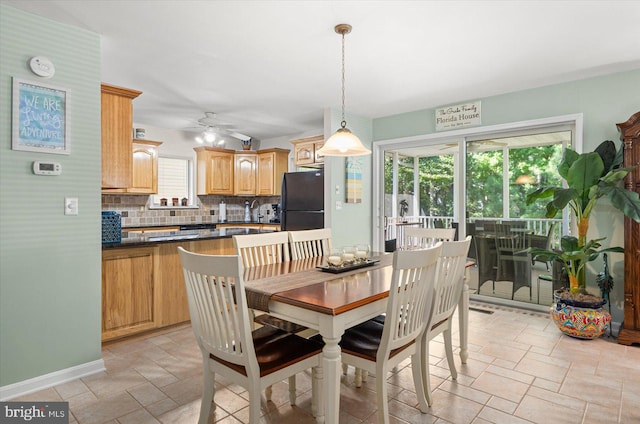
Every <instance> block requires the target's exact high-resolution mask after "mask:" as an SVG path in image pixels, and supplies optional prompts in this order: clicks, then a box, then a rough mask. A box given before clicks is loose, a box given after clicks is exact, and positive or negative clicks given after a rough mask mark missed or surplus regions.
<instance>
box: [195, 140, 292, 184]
mask: <svg viewBox="0 0 640 424" xmlns="http://www.w3.org/2000/svg"><path fill="white" fill-rule="evenodd" d="M194 150H195V151H196V154H197V161H198V167H197V168H198V175H197V181H198V185H197V187H198V194H199V195H205V194H224V195H236V196H256V195H257V196H279V195H280V184H281V182H282V174H283V173H285V172H287V170H288V162H289V150H287V149H265V150H258V151H257V152H256V151H247V150H240V151H234V150H228V149H222V148H219V147H196V148H195V149H194Z"/></svg>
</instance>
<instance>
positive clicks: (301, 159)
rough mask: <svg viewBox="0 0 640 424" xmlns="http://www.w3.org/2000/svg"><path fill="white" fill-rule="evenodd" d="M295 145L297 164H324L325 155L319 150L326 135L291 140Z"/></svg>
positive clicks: (308, 165) (295, 160)
mask: <svg viewBox="0 0 640 424" xmlns="http://www.w3.org/2000/svg"><path fill="white" fill-rule="evenodd" d="M291 143H292V144H293V147H294V150H293V151H294V163H295V165H296V166H303V167H317V166H323V165H324V157H323V156H320V155H318V150H320V148H321V147H322V146H324V136H322V135H318V136H315V137H308V138H301V139H300V140H293V141H292V142H291Z"/></svg>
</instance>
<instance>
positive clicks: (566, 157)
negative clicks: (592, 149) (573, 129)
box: [558, 149, 580, 180]
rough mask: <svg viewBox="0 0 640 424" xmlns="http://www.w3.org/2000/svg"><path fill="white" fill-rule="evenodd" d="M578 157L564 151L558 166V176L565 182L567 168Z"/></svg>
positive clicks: (570, 151)
mask: <svg viewBox="0 0 640 424" xmlns="http://www.w3.org/2000/svg"><path fill="white" fill-rule="evenodd" d="M579 156H580V155H579V154H578V153H577V152H576V151H574V150H571V149H565V151H564V154H563V155H562V161H560V165H558V174H560V176H561V177H562V178H564V179H565V180H566V179H567V175H568V174H569V168H571V165H572V164H573V162H575V161H576V159H578V157H579Z"/></svg>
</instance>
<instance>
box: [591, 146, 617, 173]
mask: <svg viewBox="0 0 640 424" xmlns="http://www.w3.org/2000/svg"><path fill="white" fill-rule="evenodd" d="M595 152H596V153H597V154H598V155H600V159H602V163H603V164H604V169H605V171H609V170H610V169H611V167H612V166H613V163H614V160H615V158H616V145H615V144H614V143H613V141H611V140H605V141H603V142H602V143H600V145H599V146H598V147H596V150H595Z"/></svg>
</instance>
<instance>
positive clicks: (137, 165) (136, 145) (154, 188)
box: [127, 139, 162, 194]
mask: <svg viewBox="0 0 640 424" xmlns="http://www.w3.org/2000/svg"><path fill="white" fill-rule="evenodd" d="M161 144H162V143H161V142H159V141H151V140H138V139H134V140H133V155H132V156H133V170H132V171H133V174H132V183H131V187H129V188H128V189H127V193H144V194H156V193H158V146H160V145H161Z"/></svg>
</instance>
